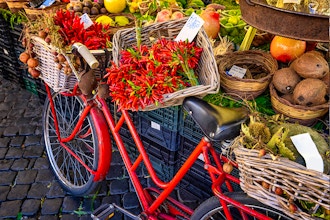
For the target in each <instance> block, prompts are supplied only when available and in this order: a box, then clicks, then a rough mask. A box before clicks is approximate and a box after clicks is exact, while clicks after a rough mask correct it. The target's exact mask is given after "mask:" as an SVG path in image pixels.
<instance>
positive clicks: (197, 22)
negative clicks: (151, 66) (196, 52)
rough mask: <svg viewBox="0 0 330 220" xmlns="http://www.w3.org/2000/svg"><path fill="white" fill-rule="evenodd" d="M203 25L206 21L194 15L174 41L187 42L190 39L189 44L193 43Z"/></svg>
mask: <svg viewBox="0 0 330 220" xmlns="http://www.w3.org/2000/svg"><path fill="white" fill-rule="evenodd" d="M203 24H204V20H203V19H202V18H201V17H199V16H198V15H197V14H196V13H192V14H191V15H190V17H189V18H188V20H187V22H186V23H185V25H184V26H183V27H182V29H181V31H180V32H179V34H178V36H177V37H176V38H175V39H174V40H175V41H185V40H187V39H188V41H189V42H192V41H193V40H194V38H195V37H196V35H197V33H198V31H199V29H200V28H201V27H202V26H203Z"/></svg>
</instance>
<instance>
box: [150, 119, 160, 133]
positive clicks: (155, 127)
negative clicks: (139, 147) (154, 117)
mask: <svg viewBox="0 0 330 220" xmlns="http://www.w3.org/2000/svg"><path fill="white" fill-rule="evenodd" d="M151 127H152V128H153V129H156V130H158V131H160V124H157V123H156V122H153V121H151Z"/></svg>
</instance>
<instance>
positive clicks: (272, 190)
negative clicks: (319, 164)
mask: <svg viewBox="0 0 330 220" xmlns="http://www.w3.org/2000/svg"><path fill="white" fill-rule="evenodd" d="M295 126H296V125H295ZM297 126H300V125H297ZM238 139H239V137H238V138H237V139H236V140H235V142H234V144H233V148H234V149H233V151H234V154H235V157H236V162H237V163H238V168H239V174H240V186H241V188H242V190H243V191H244V192H246V193H247V194H248V195H249V196H250V197H253V198H255V199H257V200H259V201H260V202H262V203H264V204H266V205H268V206H270V207H273V208H276V209H278V210H280V211H282V212H283V213H285V214H286V215H288V216H290V217H292V218H293V219H315V216H316V215H315V213H316V210H318V211H317V212H319V211H321V212H322V211H324V209H327V210H329V209H330V197H329V194H330V188H329V182H330V175H327V174H325V173H321V172H318V171H314V170H311V169H307V168H306V167H305V166H303V165H301V164H299V163H297V162H295V161H291V160H289V159H287V158H284V157H276V158H274V157H272V156H271V155H269V154H268V153H267V154H266V155H264V156H262V157H260V156H259V150H254V149H247V148H245V147H243V146H241V144H240V143H239V141H238ZM325 163H326V160H325ZM307 207H308V211H307ZM293 209H296V210H293ZM314 212H315V213H314Z"/></svg>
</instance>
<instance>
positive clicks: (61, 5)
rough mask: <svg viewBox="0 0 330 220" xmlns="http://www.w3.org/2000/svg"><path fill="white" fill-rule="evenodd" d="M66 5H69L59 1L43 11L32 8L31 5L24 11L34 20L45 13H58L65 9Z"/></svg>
mask: <svg viewBox="0 0 330 220" xmlns="http://www.w3.org/2000/svg"><path fill="white" fill-rule="evenodd" d="M66 5H67V3H63V2H58V1H57V2H55V3H54V4H52V5H51V6H49V7H46V8H43V9H41V8H31V7H30V6H29V4H25V5H24V11H25V13H26V16H27V17H28V18H29V19H31V20H34V19H36V18H37V17H38V16H42V15H43V14H44V13H52V12H56V11H57V10H59V9H61V8H62V9H64V8H65V7H66Z"/></svg>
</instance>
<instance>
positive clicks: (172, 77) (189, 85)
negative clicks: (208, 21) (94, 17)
mask: <svg viewBox="0 0 330 220" xmlns="http://www.w3.org/2000/svg"><path fill="white" fill-rule="evenodd" d="M186 21H187V18H183V19H178V20H172V21H165V22H158V23H154V24H151V25H148V26H142V27H135V28H128V29H123V30H119V31H117V32H116V34H114V36H113V51H112V55H113V62H112V65H111V66H110V67H109V68H108V69H107V75H106V76H105V77H106V78H107V83H108V84H109V88H110V90H109V93H110V96H111V98H112V101H113V102H115V103H116V104H117V105H118V110H120V109H129V110H133V111H136V110H140V111H150V110H154V109H157V108H165V107H169V106H176V105H180V104H182V101H183V99H184V98H185V97H187V96H200V97H203V96H204V95H206V94H208V93H216V92H218V90H219V87H220V82H219V73H218V69H217V65H216V61H215V58H214V56H213V52H212V46H211V44H210V42H209V39H208V37H207V35H206V33H205V31H204V29H203V28H201V29H200V30H199V32H198V34H197V36H196V37H195V39H194V40H193V41H192V42H188V41H174V39H175V37H176V36H177V35H178V33H179V32H180V30H181V29H182V27H183V26H184V24H185V23H186Z"/></svg>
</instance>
